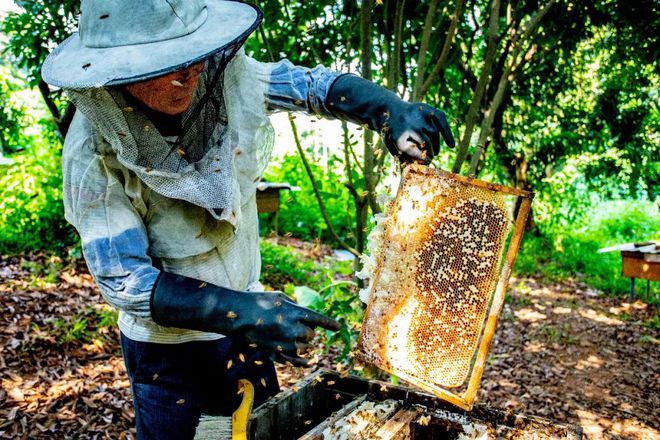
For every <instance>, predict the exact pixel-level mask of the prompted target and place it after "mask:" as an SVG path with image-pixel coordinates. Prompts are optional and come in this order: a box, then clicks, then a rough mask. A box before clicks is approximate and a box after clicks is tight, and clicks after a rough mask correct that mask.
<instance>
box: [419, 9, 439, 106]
mask: <svg viewBox="0 0 660 440" xmlns="http://www.w3.org/2000/svg"><path fill="white" fill-rule="evenodd" d="M438 4H440V0H432V1H431V3H430V4H429V9H428V11H426V19H425V20H424V32H423V33H422V42H421V44H420V46H419V53H418V54H417V77H416V78H415V86H414V88H413V94H412V100H413V101H417V97H418V96H419V90H420V89H421V88H422V84H423V83H424V79H425V76H426V75H425V74H424V71H425V70H426V52H427V51H428V50H429V44H430V42H431V35H432V33H433V21H434V20H435V13H436V11H437V10H438Z"/></svg>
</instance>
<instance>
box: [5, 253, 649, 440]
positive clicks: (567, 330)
mask: <svg viewBox="0 0 660 440" xmlns="http://www.w3.org/2000/svg"><path fill="white" fill-rule="evenodd" d="M31 260H32V261H31ZM48 265H49V263H48V261H43V260H40V259H39V257H31V258H28V259H19V258H12V259H7V258H5V259H2V260H0V299H1V301H2V304H3V307H2V309H1V315H0V380H1V381H2V387H1V388H0V438H23V439H37V438H90V439H95V438H98V439H104V438H113V439H114V438H119V439H124V438H135V432H134V430H133V429H132V428H131V426H132V423H133V413H132V409H131V403H130V390H129V383H128V380H127V378H126V376H125V371H124V366H123V362H122V359H121V354H120V352H119V345H118V341H117V335H118V334H117V330H116V328H114V327H113V326H111V325H108V322H107V319H108V316H110V315H111V313H110V312H109V311H108V308H107V307H106V306H104V305H103V301H102V299H101V297H100V295H99V294H98V292H97V290H96V289H95V288H94V285H93V281H92V279H91V277H90V276H89V275H88V274H87V273H86V271H85V270H84V267H83V266H81V265H79V266H77V267H76V268H69V269H68V270H66V271H62V272H58V273H56V274H52V273H51V274H45V275H44V274H38V276H37V275H35V272H39V271H37V270H36V269H35V268H37V267H47V266H48ZM44 276H45V279H44ZM510 293H511V294H510V297H509V299H508V301H507V303H506V305H505V310H504V312H503V316H502V319H501V321H500V324H499V326H498V329H497V333H496V339H495V341H494V345H493V348H492V350H491V356H490V360H489V363H488V365H487V367H486V370H485V372H484V378H483V381H482V386H481V390H480V393H479V396H478V398H479V402H480V403H483V404H488V405H492V406H495V407H499V408H504V409H508V410H512V411H515V412H523V413H526V414H530V415H537V416H541V417H545V418H550V419H554V420H556V421H557V422H562V423H572V424H580V425H581V426H582V427H583V429H584V433H585V437H586V438H589V439H601V438H623V439H656V438H658V439H660V419H659V418H658V414H660V392H659V391H660V350H659V345H658V344H659V342H660V341H659V339H660V331H659V330H658V329H657V328H658V319H659V318H658V314H657V311H656V310H655V308H652V307H648V306H647V305H645V304H642V303H639V302H637V303H634V304H627V303H625V302H622V301H621V300H616V299H611V298H605V297H603V296H602V295H600V294H599V292H596V291H594V290H592V289H589V288H587V287H586V286H584V285H583V284H580V283H579V282H575V281H565V282H561V283H547V282H542V281H540V280H535V279H522V280H512V283H511V289H510ZM652 323H655V325H653V324H652ZM332 362H333V359H331V358H328V357H325V358H322V359H321V362H319V364H320V365H331V364H332ZM311 371H312V369H307V370H306V371H298V370H292V369H289V368H287V367H284V368H280V379H281V382H282V385H283V386H290V385H291V384H292V383H293V382H294V381H295V380H296V379H297V378H299V377H300V376H301V375H304V374H306V373H309V372H311Z"/></svg>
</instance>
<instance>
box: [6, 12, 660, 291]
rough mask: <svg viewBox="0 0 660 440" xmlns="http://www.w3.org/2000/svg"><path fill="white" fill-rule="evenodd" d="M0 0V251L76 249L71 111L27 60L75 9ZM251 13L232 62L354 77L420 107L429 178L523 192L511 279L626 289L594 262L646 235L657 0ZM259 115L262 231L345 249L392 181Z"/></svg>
mask: <svg viewBox="0 0 660 440" xmlns="http://www.w3.org/2000/svg"><path fill="white" fill-rule="evenodd" d="M4 3H5V8H4V9H5V12H4V14H3V15H5V17H4V18H3V20H2V28H1V29H0V32H1V34H0V45H2V46H3V50H2V52H1V58H0V72H1V77H0V155H1V157H2V159H1V160H2V165H0V254H5V255H10V254H16V253H19V252H26V251H39V252H54V253H58V254H71V255H79V254H80V250H79V247H78V244H77V242H78V239H77V237H76V234H75V232H74V231H73V230H72V228H71V227H70V226H69V225H67V223H66V222H65V220H64V217H63V209H62V191H61V173H60V157H61V148H62V138H63V136H65V134H66V131H67V129H68V125H69V123H70V121H71V118H72V116H73V113H74V108H73V106H70V105H69V103H68V101H67V99H66V97H65V96H64V95H63V94H62V92H61V90H54V89H52V88H50V87H48V86H47V85H46V84H45V83H44V81H43V80H42V79H41V76H40V66H41V64H42V63H43V61H44V58H45V56H46V55H47V54H48V52H49V51H50V50H51V49H52V48H53V47H54V46H55V45H56V43H58V42H60V41H62V40H63V39H64V38H65V37H66V36H67V35H68V34H69V33H70V32H71V31H73V30H74V29H75V23H76V17H77V14H78V13H79V2H78V1H77V0H66V1H52V0H46V1H39V2H36V1H16V2H15V3H11V2H7V1H5V2H4ZM258 5H259V6H260V7H261V8H262V9H263V11H264V12H265V19H264V23H263V25H262V26H261V27H260V28H259V31H258V32H257V33H255V35H254V36H253V37H252V38H251V39H250V40H249V41H248V43H247V51H248V53H249V54H251V55H253V56H254V57H256V58H257V59H260V60H262V61H272V60H279V59H281V58H283V57H287V58H289V59H290V60H291V61H292V62H294V63H295V64H300V65H305V66H314V65H316V64H323V65H326V66H328V67H331V68H334V69H336V70H338V71H342V72H349V71H350V72H356V73H358V74H360V75H362V76H363V77H365V78H368V79H371V80H373V81H375V82H377V83H379V84H382V85H384V86H386V87H388V88H389V89H392V90H394V91H396V92H397V93H399V94H400V95H401V96H402V97H404V98H405V99H409V100H412V101H423V102H427V103H429V104H431V105H433V106H435V107H438V108H440V109H442V110H444V111H445V112H446V113H447V115H449V117H450V120H451V125H452V129H453V130H454V134H455V137H456V138H457V144H458V146H457V148H456V150H455V151H450V150H447V149H445V150H443V151H442V153H441V154H440V155H439V156H438V157H437V158H436V160H435V161H434V165H435V166H438V167H441V168H445V169H450V170H453V171H454V172H462V173H464V174H466V173H468V172H469V173H473V174H477V175H478V176H479V177H481V178H484V179H487V180H490V181H493V182H499V183H503V184H506V185H511V186H515V187H518V188H522V189H525V190H531V191H534V192H535V193H536V199H535V201H534V204H533V208H532V216H531V218H530V221H529V223H528V227H527V229H528V233H527V236H526V238H525V240H524V243H523V249H522V252H521V256H520V259H519V262H518V265H517V267H516V269H517V271H518V272H519V273H526V274H532V273H541V274H543V275H544V276H547V277H551V278H557V277H559V278H561V277H568V276H577V277H580V278H582V279H584V280H586V282H588V283H590V284H591V285H593V286H594V287H596V288H598V289H601V290H603V291H605V292H608V293H610V294H614V295H617V294H622V293H624V292H625V291H626V290H627V289H628V283H627V282H626V280H625V279H622V278H621V277H620V276H619V273H620V263H619V261H618V255H616V254H615V253H614V254H597V253H596V251H597V249H599V248H601V247H605V246H608V245H612V244H616V243H620V242H627V241H644V240H649V239H653V238H658V237H659V236H660V216H659V215H658V195H659V192H660V186H659V182H660V162H659V155H660V153H659V144H660V132H659V130H658V128H659V124H660V115H659V113H658V81H659V75H658V64H657V59H658V53H659V52H658V48H659V46H658V37H659V36H660V29H659V27H660V24H659V18H658V4H657V2H654V1H652V0H636V1H634V2H631V1H617V0H592V1H571V0H543V1H538V0H523V1H512V0H511V1H507V0H488V1H485V0H455V1H440V0H424V1H414V2H413V1H410V0H362V1H361V2H358V1H356V0H344V1H314V2H303V1H281V0H263V1H260V2H259V3H258ZM274 120H275V124H276V128H277V129H278V133H279V136H278V142H277V145H276V148H275V155H274V158H273V162H272V165H271V167H270V168H269V170H268V172H267V177H268V179H269V180H274V181H280V182H288V183H290V184H292V185H297V186H300V187H301V188H302V190H301V191H300V192H293V193H291V194H290V195H289V196H287V197H286V199H287V202H289V203H285V204H284V206H283V207H282V210H281V212H280V214H279V218H278V220H279V222H278V226H279V230H280V231H283V232H285V233H289V234H292V235H293V236H295V237H299V238H301V239H304V240H314V239H319V240H321V241H322V242H324V243H327V244H329V245H331V246H333V247H340V248H341V247H343V248H346V249H348V250H349V251H350V252H352V253H353V254H356V255H357V254H360V253H362V252H363V250H364V246H365V237H366V233H367V231H368V229H369V227H370V219H371V217H372V215H373V214H375V213H378V212H380V210H381V205H380V204H379V198H378V194H382V193H388V192H391V191H392V189H393V186H394V185H393V182H396V165H395V164H393V163H392V161H391V159H390V157H389V155H388V154H383V151H384V149H383V148H382V144H381V143H380V141H379V139H378V137H377V136H375V135H374V134H373V133H371V132H369V131H368V130H361V128H360V127H355V126H352V125H351V124H345V123H343V124H342V123H340V122H337V121H332V122H325V121H317V120H316V119H315V118H309V117H306V116H304V115H291V116H287V115H277V116H274ZM393 176H394V177H393ZM310 178H311V179H310ZM261 223H262V229H263V231H264V233H266V232H267V231H269V230H271V229H272V228H273V224H272V220H269V219H268V218H266V217H264V218H262V222H261ZM640 293H641V294H642V295H643V294H644V292H641V291H640ZM648 300H652V298H648Z"/></svg>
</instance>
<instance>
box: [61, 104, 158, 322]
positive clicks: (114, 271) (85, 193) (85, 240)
mask: <svg viewBox="0 0 660 440" xmlns="http://www.w3.org/2000/svg"><path fill="white" fill-rule="evenodd" d="M90 132H91V129H90V127H89V124H88V123H87V121H86V119H85V118H84V117H82V116H81V115H80V112H78V113H77V114H76V117H75V118H74V121H73V123H72V125H71V128H70V130H69V133H68V134H67V138H66V141H65V145H64V151H63V155H62V166H63V175H64V210H65V216H66V219H67V220H68V221H69V223H71V224H72V225H73V226H74V227H75V228H76V230H77V231H78V233H79V234H80V238H81V240H82V250H83V255H84V257H85V261H86V262H87V266H88V267H89V270H90V272H91V274H92V275H93V277H94V280H95V281H96V284H97V285H98V287H99V289H100V290H101V294H102V295H103V297H104V298H105V300H106V301H107V302H108V303H110V304H111V305H112V306H114V307H116V308H117V309H119V310H123V311H125V312H127V313H130V314H133V315H135V316H138V317H140V318H145V319H150V317H151V315H150V312H149V298H150V295H151V288H152V286H153V284H154V283H155V281H156V278H157V276H158V273H159V271H158V269H156V268H155V267H153V265H152V262H151V258H150V257H149V255H148V249H149V240H148V237H147V232H146V228H145V226H144V223H143V221H142V218H141V216H140V215H139V214H138V212H137V211H136V209H135V207H134V206H133V205H132V203H131V200H130V199H129V197H128V196H127V195H126V193H125V192H124V187H123V184H122V176H121V172H118V169H117V167H116V166H115V165H114V164H113V158H114V156H113V155H111V154H101V153H99V152H98V148H97V145H95V139H94V137H93V136H92V135H91V133H90ZM114 161H115V162H116V159H114Z"/></svg>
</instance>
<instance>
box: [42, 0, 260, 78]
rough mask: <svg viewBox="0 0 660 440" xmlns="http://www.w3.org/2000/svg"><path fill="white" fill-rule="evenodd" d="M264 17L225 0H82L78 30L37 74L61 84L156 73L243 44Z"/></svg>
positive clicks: (168, 71)
mask: <svg viewBox="0 0 660 440" xmlns="http://www.w3.org/2000/svg"><path fill="white" fill-rule="evenodd" d="M262 17H263V14H262V13H261V11H260V10H259V9H258V8H257V7H255V6H252V5H248V4H245V3H241V2H238V1H229V0H139V1H135V0H113V1H108V0H83V1H82V5H81V14H80V22H79V26H78V29H79V31H78V32H76V33H74V34H73V35H71V36H70V37H69V38H67V39H66V40H65V41H64V42H62V43H61V44H60V45H59V46H58V47H57V48H55V50H54V51H53V52H52V53H51V54H50V55H49V56H48V58H47V59H46V61H45V63H44V65H43V68H42V72H41V73H42V76H43V79H44V80H45V81H46V82H47V83H49V84H52V85H54V86H57V87H62V88H66V89H88V88H94V87H104V86H112V85H120V84H127V83H132V82H137V81H142V80H145V79H149V78H154V77H157V76H161V75H164V74H167V73H170V72H173V71H176V70H179V69H183V68H186V67H188V66H190V65H191V64H194V63H197V62H199V61H201V60H204V59H206V58H208V57H210V56H212V55H214V54H216V53H218V52H220V51H222V50H225V49H227V48H230V47H233V46H235V45H237V44H242V43H243V42H244V41H245V40H246V39H247V37H248V36H249V35H250V34H251V33H252V32H253V31H254V29H256V27H257V26H258V25H259V23H261V20H262Z"/></svg>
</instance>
